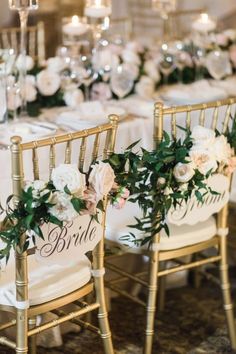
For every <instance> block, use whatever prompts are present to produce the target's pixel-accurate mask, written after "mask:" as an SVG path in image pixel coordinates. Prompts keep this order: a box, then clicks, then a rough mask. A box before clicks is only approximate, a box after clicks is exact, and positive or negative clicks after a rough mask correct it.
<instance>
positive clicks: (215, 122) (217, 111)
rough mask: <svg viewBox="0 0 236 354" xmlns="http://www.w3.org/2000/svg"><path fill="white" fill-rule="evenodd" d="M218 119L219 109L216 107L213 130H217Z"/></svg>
mask: <svg viewBox="0 0 236 354" xmlns="http://www.w3.org/2000/svg"><path fill="white" fill-rule="evenodd" d="M218 117H219V107H216V108H215V109H214V112H213V120H212V125H211V129H212V130H216V127H217V122H218Z"/></svg>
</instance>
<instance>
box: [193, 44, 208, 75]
mask: <svg viewBox="0 0 236 354" xmlns="http://www.w3.org/2000/svg"><path fill="white" fill-rule="evenodd" d="M205 61H206V50H205V49H204V48H200V47H194V50H193V62H194V64H195V79H196V80H200V79H202V78H203V70H202V68H203V67H204V65H205Z"/></svg>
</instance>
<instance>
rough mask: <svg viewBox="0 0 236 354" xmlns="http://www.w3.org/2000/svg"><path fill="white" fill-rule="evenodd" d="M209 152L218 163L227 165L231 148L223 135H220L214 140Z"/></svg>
mask: <svg viewBox="0 0 236 354" xmlns="http://www.w3.org/2000/svg"><path fill="white" fill-rule="evenodd" d="M211 151H212V153H213V154H214V155H215V158H216V160H217V161H218V162H219V163H221V162H222V163H224V164H227V163H228V160H229V158H230V157H231V147H230V144H229V143H228V141H227V139H226V137H225V136H224V135H220V136H218V137H217V138H216V139H215V142H214V144H213V145H212V147H211Z"/></svg>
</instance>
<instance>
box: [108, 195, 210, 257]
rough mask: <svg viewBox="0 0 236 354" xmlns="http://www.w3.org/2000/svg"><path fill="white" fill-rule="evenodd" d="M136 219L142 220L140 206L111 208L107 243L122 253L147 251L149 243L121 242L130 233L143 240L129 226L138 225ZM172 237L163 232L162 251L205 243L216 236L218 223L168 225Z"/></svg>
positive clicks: (207, 221)
mask: <svg viewBox="0 0 236 354" xmlns="http://www.w3.org/2000/svg"><path fill="white" fill-rule="evenodd" d="M134 216H135V217H138V218H141V217H142V212H141V209H140V208H139V206H138V204H133V203H129V202H127V203H126V205H125V207H124V208H123V209H121V210H116V209H115V208H113V207H111V206H109V208H108V210H107V227H106V242H107V243H108V244H110V245H111V246H114V247H119V248H120V249H121V250H122V251H125V252H130V253H142V252H143V251H145V250H147V248H148V243H147V244H146V245H144V246H137V245H135V244H134V243H133V242H132V241H131V240H129V241H124V240H121V239H120V238H121V236H126V235H128V234H129V233H130V232H132V233H134V234H135V236H136V238H137V239H140V238H143V234H141V233H140V232H139V231H138V230H136V229H134V228H130V227H128V226H127V225H134V224H135V223H136V221H135V219H134ZM168 226H169V230H170V236H167V234H166V233H165V231H164V230H162V232H161V238H160V250H161V251H165V250H166V251H167V250H174V249H178V248H182V247H186V246H190V245H194V244H197V243H200V242H203V241H207V240H209V239H211V238H212V237H214V236H215V235H216V221H215V219H214V217H210V218H209V219H208V220H206V221H204V222H201V223H197V224H196V225H194V226H190V225H182V226H177V225H173V224H168Z"/></svg>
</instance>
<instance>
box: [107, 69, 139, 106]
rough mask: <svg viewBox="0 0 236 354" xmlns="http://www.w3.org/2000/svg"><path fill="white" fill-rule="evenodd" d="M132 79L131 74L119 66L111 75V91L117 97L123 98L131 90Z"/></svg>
mask: <svg viewBox="0 0 236 354" xmlns="http://www.w3.org/2000/svg"><path fill="white" fill-rule="evenodd" d="M133 86H134V79H133V76H132V73H130V72H129V71H128V70H126V69H124V68H123V66H122V65H119V66H118V67H117V69H116V70H114V71H112V74H111V89H112V91H113V92H114V93H115V94H116V95H117V96H118V97H119V99H121V98H123V97H125V96H126V95H127V94H128V93H129V92H130V91H131V90H132V88H133Z"/></svg>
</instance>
